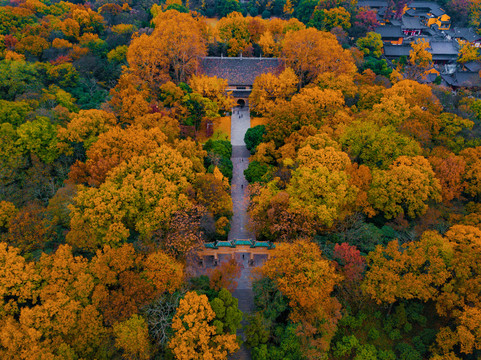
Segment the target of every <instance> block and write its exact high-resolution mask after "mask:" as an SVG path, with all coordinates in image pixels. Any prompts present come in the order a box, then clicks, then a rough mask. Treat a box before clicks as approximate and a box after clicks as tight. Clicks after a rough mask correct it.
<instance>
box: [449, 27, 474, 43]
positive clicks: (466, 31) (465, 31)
mask: <svg viewBox="0 0 481 360" xmlns="http://www.w3.org/2000/svg"><path fill="white" fill-rule="evenodd" d="M446 34H448V35H450V36H452V37H454V38H458V39H464V40H467V41H469V42H472V41H475V40H478V39H481V36H480V35H479V34H477V33H476V32H475V31H474V29H473V28H453V29H451V30H448V31H446Z"/></svg>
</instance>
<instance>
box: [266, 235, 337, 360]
mask: <svg viewBox="0 0 481 360" xmlns="http://www.w3.org/2000/svg"><path fill="white" fill-rule="evenodd" d="M272 255H273V256H272V257H271V258H270V259H269V260H267V262H266V263H265V264H264V265H263V266H262V268H261V269H260V272H261V274H262V275H263V276H266V277H268V278H270V279H272V280H273V281H274V282H275V284H276V286H277V288H278V289H279V291H280V292H281V293H282V294H283V295H284V296H286V297H287V298H288V299H289V306H290V308H291V311H290V314H289V318H290V319H291V320H292V321H293V322H294V323H299V324H300V325H299V326H300V328H299V333H300V334H303V335H301V340H302V341H303V343H304V344H305V351H306V353H311V352H313V353H314V354H315V353H322V352H324V351H326V350H327V349H328V348H329V343H330V340H331V339H332V337H333V336H334V333H335V332H336V328H337V325H336V324H337V321H338V320H339V319H340V316H341V314H340V304H339V302H338V301H337V299H336V298H334V297H332V296H331V294H332V292H333V290H334V286H336V285H337V284H339V283H340V281H341V280H342V276H341V275H340V274H338V273H336V271H335V269H334V266H333V265H332V264H331V263H330V262H329V260H327V259H325V258H324V257H323V256H322V254H321V250H320V249H319V247H318V246H317V245H316V244H314V243H312V242H310V241H308V240H299V241H297V242H295V243H292V244H286V243H283V244H278V245H277V247H276V249H275V250H274V251H273V254H272Z"/></svg>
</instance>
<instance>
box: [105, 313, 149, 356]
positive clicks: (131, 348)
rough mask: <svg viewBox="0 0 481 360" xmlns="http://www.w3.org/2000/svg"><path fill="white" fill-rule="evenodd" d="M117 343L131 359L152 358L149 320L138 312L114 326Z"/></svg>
mask: <svg viewBox="0 0 481 360" xmlns="http://www.w3.org/2000/svg"><path fill="white" fill-rule="evenodd" d="M113 331H114V335H115V345H116V346H117V347H118V348H120V349H122V350H123V351H124V354H125V355H126V357H127V358H129V359H139V360H144V359H145V360H147V359H150V352H151V351H150V342H149V329H148V327H147V322H146V321H145V319H144V318H142V317H141V316H138V315H137V314H134V315H132V316H131V317H130V318H129V319H128V320H125V321H123V322H120V323H117V324H115V325H114V326H113Z"/></svg>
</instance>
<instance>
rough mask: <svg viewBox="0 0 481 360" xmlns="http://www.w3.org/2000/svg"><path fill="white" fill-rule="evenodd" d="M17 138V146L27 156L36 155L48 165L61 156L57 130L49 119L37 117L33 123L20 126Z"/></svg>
mask: <svg viewBox="0 0 481 360" xmlns="http://www.w3.org/2000/svg"><path fill="white" fill-rule="evenodd" d="M17 136H18V139H17V142H16V144H17V145H18V148H19V149H20V150H21V151H22V152H23V153H25V154H26V153H30V154H35V155H37V156H38V157H39V158H40V160H42V161H43V162H45V163H47V164H49V163H51V162H53V161H54V160H55V159H57V157H58V156H59V151H58V148H57V143H58V140H57V129H56V127H55V126H54V125H53V124H52V123H51V122H50V119H49V118H47V117H37V118H36V119H35V120H33V121H31V122H26V123H24V124H22V125H20V126H19V127H18V129H17Z"/></svg>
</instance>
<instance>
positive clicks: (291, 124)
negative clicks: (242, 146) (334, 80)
mask: <svg viewBox="0 0 481 360" xmlns="http://www.w3.org/2000/svg"><path fill="white" fill-rule="evenodd" d="M344 106H345V102H344V96H343V95H342V93H341V92H340V91H338V90H331V89H325V90H321V89H319V88H317V87H313V88H303V89H302V90H301V91H300V92H299V93H298V94H296V95H294V96H293V97H292V99H291V101H282V100H281V101H277V103H276V105H275V106H273V107H272V108H271V110H270V111H269V113H268V114H267V116H266V117H267V124H266V131H267V134H266V140H274V141H275V143H276V145H277V146H279V145H282V144H283V142H284V141H285V139H286V138H288V137H289V135H291V134H292V133H293V132H295V131H298V130H300V129H301V128H302V127H303V126H309V125H312V126H314V127H315V128H317V129H319V128H321V127H322V126H325V125H330V126H332V127H337V126H338V125H339V123H342V122H344V121H347V122H350V120H351V119H350V118H349V116H348V115H347V114H346V113H345V112H344V111H343V110H344Z"/></svg>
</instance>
